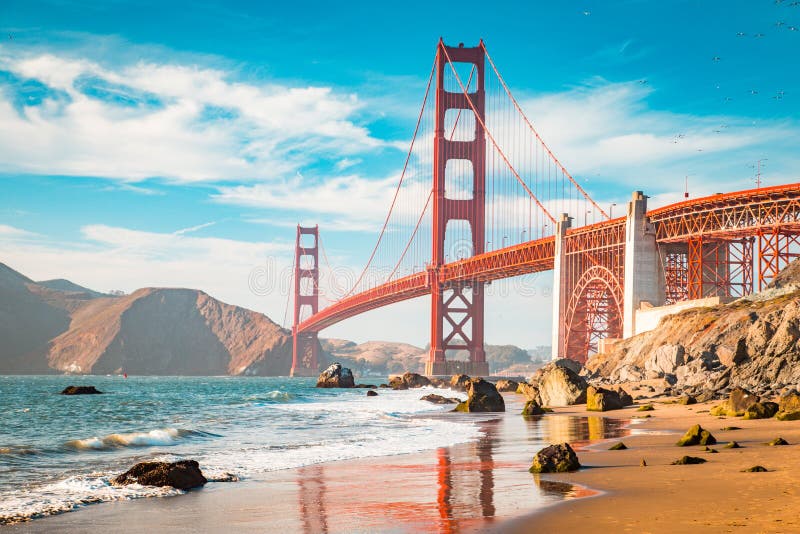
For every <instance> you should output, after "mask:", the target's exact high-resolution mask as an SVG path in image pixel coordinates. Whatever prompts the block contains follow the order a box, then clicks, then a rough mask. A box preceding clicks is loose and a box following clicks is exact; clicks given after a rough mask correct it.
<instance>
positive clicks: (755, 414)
mask: <svg viewBox="0 0 800 534" xmlns="http://www.w3.org/2000/svg"><path fill="white" fill-rule="evenodd" d="M776 413H778V403H777V402H769V401H764V402H756V403H755V404H751V405H750V407H749V408H747V410H745V412H744V419H770V418H772V417H774V416H775V414H776Z"/></svg>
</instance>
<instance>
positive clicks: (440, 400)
mask: <svg viewBox="0 0 800 534" xmlns="http://www.w3.org/2000/svg"><path fill="white" fill-rule="evenodd" d="M419 400H424V401H428V402H432V403H434V404H458V403H459V402H461V400H460V399H456V398H455V397H442V396H441V395H436V394H435V393H431V394H430V395H425V396H424V397H421V398H420V399H419Z"/></svg>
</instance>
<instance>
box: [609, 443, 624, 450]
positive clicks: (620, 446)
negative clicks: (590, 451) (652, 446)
mask: <svg viewBox="0 0 800 534" xmlns="http://www.w3.org/2000/svg"><path fill="white" fill-rule="evenodd" d="M627 448H628V446H627V445H625V444H624V443H622V442H621V441H620V442H619V443H615V444H613V445H612V446H610V447H609V448H608V450H610V451H624V450H626V449H627Z"/></svg>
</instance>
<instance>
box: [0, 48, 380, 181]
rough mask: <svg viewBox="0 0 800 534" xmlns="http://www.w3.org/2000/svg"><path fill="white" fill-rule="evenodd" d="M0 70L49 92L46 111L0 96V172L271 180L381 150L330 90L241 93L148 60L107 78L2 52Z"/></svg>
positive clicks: (219, 74) (346, 100)
mask: <svg viewBox="0 0 800 534" xmlns="http://www.w3.org/2000/svg"><path fill="white" fill-rule="evenodd" d="M0 50H2V49H0ZM0 68H2V69H4V70H8V71H10V72H12V73H13V74H14V75H16V76H18V77H19V78H22V79H30V80H35V81H38V82H40V83H42V84H44V85H46V86H47V87H48V88H49V90H50V91H51V93H50V94H49V96H46V98H45V99H44V100H43V101H42V102H41V105H26V106H24V107H22V108H21V110H20V109H18V108H15V106H14V100H13V95H12V94H11V91H12V90H13V89H11V88H9V87H6V88H4V90H3V91H2V92H0V162H2V163H0V170H2V171H5V172H22V173H35V174H57V175H85V176H99V177H106V178H112V179H122V180H125V181H139V180H143V179H146V178H150V177H159V178H166V179H169V180H171V181H176V182H197V181H235V180H239V181H242V180H252V179H273V178H275V177H279V176H282V175H285V174H293V173H294V172H295V171H296V170H297V169H298V168H300V167H301V166H302V165H303V164H305V163H308V162H312V161H315V160H316V159H319V158H331V159H332V160H335V161H339V160H341V158H342V156H345V155H352V154H356V153H361V152H363V151H365V150H370V149H373V148H375V147H379V146H382V145H383V144H384V143H383V142H382V141H380V140H378V139H375V138H374V137H372V136H371V135H370V133H369V131H368V130H367V129H366V128H365V127H363V126H360V125H358V124H356V123H355V122H354V119H353V117H354V115H355V114H356V113H357V112H358V111H359V110H360V109H361V107H362V103H361V102H360V101H359V100H358V98H357V97H356V95H354V94H339V93H337V92H335V91H334V90H333V89H331V88H330V87H316V86H305V87H293V86H289V85H280V84H277V83H263V84H256V83H242V82H236V81H231V78H232V77H233V75H232V74H231V73H228V72H225V71H221V70H215V69H208V68H201V67H198V66H194V65H169V64H155V63H144V62H143V63H139V64H136V65H132V66H125V67H121V68H119V69H116V70H114V69H108V68H104V67H101V66H100V65H98V64H96V63H93V62H91V61H88V60H86V59H71V58H68V57H64V56H58V55H54V54H39V55H31V56H26V55H20V53H15V54H11V53H10V52H8V50H7V49H6V50H2V51H1V52H0ZM87 79H89V80H94V81H96V83H97V84H98V86H97V87H98V88H99V89H96V92H97V91H99V92H101V93H102V92H105V93H107V94H108V95H111V97H118V96H120V95H121V96H123V97H125V98H127V99H128V101H130V102H136V101H137V99H139V100H142V101H143V102H144V103H140V105H133V106H131V105H127V106H125V105H119V103H115V102H114V101H113V98H110V99H109V98H98V94H87V92H86V91H81V90H80V85H81V82H82V81H85V80H87ZM53 91H56V93H53ZM58 91H60V92H61V94H62V95H63V94H65V95H67V97H68V98H65V97H63V96H59V95H58V93H57V92H58Z"/></svg>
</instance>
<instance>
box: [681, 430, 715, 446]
mask: <svg viewBox="0 0 800 534" xmlns="http://www.w3.org/2000/svg"><path fill="white" fill-rule="evenodd" d="M716 443H717V439H716V438H715V437H714V436H713V435H711V432H709V431H708V430H705V429H703V427H701V426H700V425H694V426H693V427H691V428H690V429H689V430H687V431H686V434H684V435H683V437H682V438H681V439H679V440H678V443H677V445H678V447H689V446H691V445H715V444H716Z"/></svg>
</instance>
